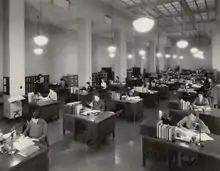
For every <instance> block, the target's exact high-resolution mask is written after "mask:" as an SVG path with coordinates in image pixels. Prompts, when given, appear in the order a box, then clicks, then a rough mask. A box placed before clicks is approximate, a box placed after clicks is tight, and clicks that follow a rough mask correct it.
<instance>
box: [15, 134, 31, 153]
mask: <svg viewBox="0 0 220 171" xmlns="http://www.w3.org/2000/svg"><path fill="white" fill-rule="evenodd" d="M33 145H34V142H33V141H32V140H31V139H30V138H28V137H20V138H18V139H17V141H15V142H14V148H15V149H17V150H18V151H22V150H24V149H26V148H28V147H30V146H33Z"/></svg>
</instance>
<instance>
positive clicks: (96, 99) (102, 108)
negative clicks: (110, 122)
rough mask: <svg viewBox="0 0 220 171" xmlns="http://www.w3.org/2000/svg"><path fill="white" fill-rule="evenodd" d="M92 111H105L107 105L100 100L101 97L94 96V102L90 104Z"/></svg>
mask: <svg viewBox="0 0 220 171" xmlns="http://www.w3.org/2000/svg"><path fill="white" fill-rule="evenodd" d="M90 106H91V107H92V109H95V110H100V111H105V103H104V102H103V100H101V99H100V96H99V95H95V96H94V100H93V101H92V103H90Z"/></svg>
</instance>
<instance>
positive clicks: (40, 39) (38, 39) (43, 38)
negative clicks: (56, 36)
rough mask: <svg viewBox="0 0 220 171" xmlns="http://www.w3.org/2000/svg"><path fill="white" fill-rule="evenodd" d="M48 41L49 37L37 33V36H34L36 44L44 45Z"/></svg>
mask: <svg viewBox="0 0 220 171" xmlns="http://www.w3.org/2000/svg"><path fill="white" fill-rule="evenodd" d="M48 41H49V39H48V38H47V37H46V36H44V35H38V36H36V37H34V42H35V43H36V45H38V46H45V45H47V43H48Z"/></svg>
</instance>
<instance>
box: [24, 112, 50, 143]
mask: <svg viewBox="0 0 220 171" xmlns="http://www.w3.org/2000/svg"><path fill="white" fill-rule="evenodd" d="M39 117H40V114H39V112H38V111H35V112H34V113H33V115H32V117H31V120H30V122H28V124H27V127H26V129H25V131H24V136H29V137H30V138H33V139H36V140H37V141H40V142H42V143H44V144H46V145H47V142H46V136H47V123H46V122H45V121H44V120H43V119H41V118H39Z"/></svg>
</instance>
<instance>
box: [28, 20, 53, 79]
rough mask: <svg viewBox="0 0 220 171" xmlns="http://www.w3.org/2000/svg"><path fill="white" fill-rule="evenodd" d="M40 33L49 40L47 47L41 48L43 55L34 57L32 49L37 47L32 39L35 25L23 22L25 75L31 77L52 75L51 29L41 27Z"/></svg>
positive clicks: (49, 27) (30, 22)
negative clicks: (40, 74)
mask: <svg viewBox="0 0 220 171" xmlns="http://www.w3.org/2000/svg"><path fill="white" fill-rule="evenodd" d="M41 31H42V32H43V33H45V35H47V37H48V38H49V42H48V45H46V46H45V47H43V49H44V53H43V54H42V55H35V54H34V52H33V49H34V48H36V47H37V46H36V45H35V43H34V41H33V38H34V36H35V35H36V34H37V24H36V23H34V22H32V21H30V20H27V19H26V20H25V75H26V76H32V75H38V74H39V73H42V74H45V75H47V74H49V75H50V74H52V63H51V60H52V56H51V50H52V49H51V48H52V41H51V38H52V36H53V28H52V26H49V25H43V26H42V29H41Z"/></svg>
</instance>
